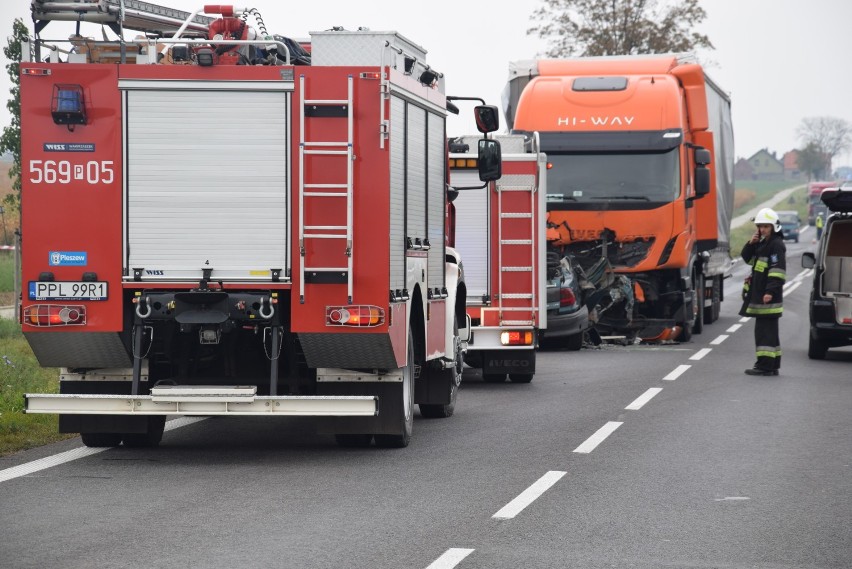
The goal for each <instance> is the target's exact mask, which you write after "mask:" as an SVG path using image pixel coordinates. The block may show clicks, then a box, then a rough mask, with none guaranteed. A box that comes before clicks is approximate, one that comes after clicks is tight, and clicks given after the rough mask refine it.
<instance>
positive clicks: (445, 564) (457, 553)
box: [426, 547, 474, 569]
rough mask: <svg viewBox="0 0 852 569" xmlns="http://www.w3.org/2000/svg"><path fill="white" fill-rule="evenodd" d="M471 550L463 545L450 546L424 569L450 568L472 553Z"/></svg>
mask: <svg viewBox="0 0 852 569" xmlns="http://www.w3.org/2000/svg"><path fill="white" fill-rule="evenodd" d="M473 551H474V550H473V549H465V548H463V547H451V548H450V549H448V550H446V551H445V552H444V554H443V555H441V556H440V557H439V558H437V559H436V560H435V561H433V562H432V564H431V565H429V567H427V568H426V569H452V568H453V567H455V566H456V565H458V564H459V563H461V562H462V560H463V559H464V558H465V557H467V556H468V555H470V554H471V553H473Z"/></svg>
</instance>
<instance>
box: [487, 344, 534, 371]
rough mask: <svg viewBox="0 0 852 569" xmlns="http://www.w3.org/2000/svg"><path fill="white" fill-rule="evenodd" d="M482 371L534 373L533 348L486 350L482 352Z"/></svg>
mask: <svg viewBox="0 0 852 569" xmlns="http://www.w3.org/2000/svg"><path fill="white" fill-rule="evenodd" d="M482 373H488V374H505V373H515V374H534V373H535V350H534V349H528V350H487V351H483V352H482Z"/></svg>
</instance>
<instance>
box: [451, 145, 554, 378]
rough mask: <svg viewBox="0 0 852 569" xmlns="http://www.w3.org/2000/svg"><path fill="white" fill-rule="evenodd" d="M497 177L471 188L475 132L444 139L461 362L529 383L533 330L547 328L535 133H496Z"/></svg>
mask: <svg viewBox="0 0 852 569" xmlns="http://www.w3.org/2000/svg"><path fill="white" fill-rule="evenodd" d="M494 139H496V140H497V141H498V142H499V143H500V147H501V150H502V170H503V171H502V177H501V178H500V179H499V180H497V181H495V182H489V183H488V184H486V185H485V186H484V187H479V188H477V182H478V181H479V178H478V164H477V156H476V153H474V152H472V151H471V150H470V149H471V148H475V145H476V143H477V141H476V138H475V137H460V138H455V139H453V140H451V141H450V182H451V185H452V186H453V187H454V188H459V189H458V190H457V192H458V196H457V197H456V198H455V199H454V200H453V205H454V206H455V209H456V248H457V250H458V251H459V252H460V253H461V257H462V259H463V260H464V262H463V265H464V271H465V286H466V291H467V314H468V316H469V318H470V320H471V334H470V341H469V342H468V344H467V349H466V350H465V362H466V363H467V364H468V365H470V366H471V367H474V368H479V369H481V370H482V378H483V380H484V381H486V382H489V383H500V382H503V381H505V380H506V376H507V375H508V377H509V379H510V381H512V382H514V383H529V382H530V381H532V379H533V376H534V375H535V354H536V351H535V350H536V347H537V345H538V340H539V332H540V331H541V330H543V329H544V328H546V326H547V296H546V290H545V285H546V283H545V278H544V277H545V253H546V249H547V242H546V241H545V223H544V220H545V216H546V211H545V194H546V190H545V188H544V187H543V184H544V181H545V179H546V178H545V168H546V157H545V155H544V154H542V153H541V152H540V151H539V150H538V147H537V138H534V137H525V136H524V135H500V136H495V137H494Z"/></svg>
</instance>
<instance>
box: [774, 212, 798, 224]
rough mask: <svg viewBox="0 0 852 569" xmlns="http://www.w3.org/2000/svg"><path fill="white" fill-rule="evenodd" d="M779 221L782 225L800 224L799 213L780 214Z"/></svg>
mask: <svg viewBox="0 0 852 569" xmlns="http://www.w3.org/2000/svg"><path fill="white" fill-rule="evenodd" d="M778 220H779V221H780V222H781V223H798V222H799V214H797V213H785V212H780V211H779V212H778Z"/></svg>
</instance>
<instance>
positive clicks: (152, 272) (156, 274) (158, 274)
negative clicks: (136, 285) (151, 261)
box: [145, 269, 165, 277]
mask: <svg viewBox="0 0 852 569" xmlns="http://www.w3.org/2000/svg"><path fill="white" fill-rule="evenodd" d="M145 274H146V275H151V276H152V277H161V276H163V275H164V274H165V272H163V271H162V270H160V269H145Z"/></svg>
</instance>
